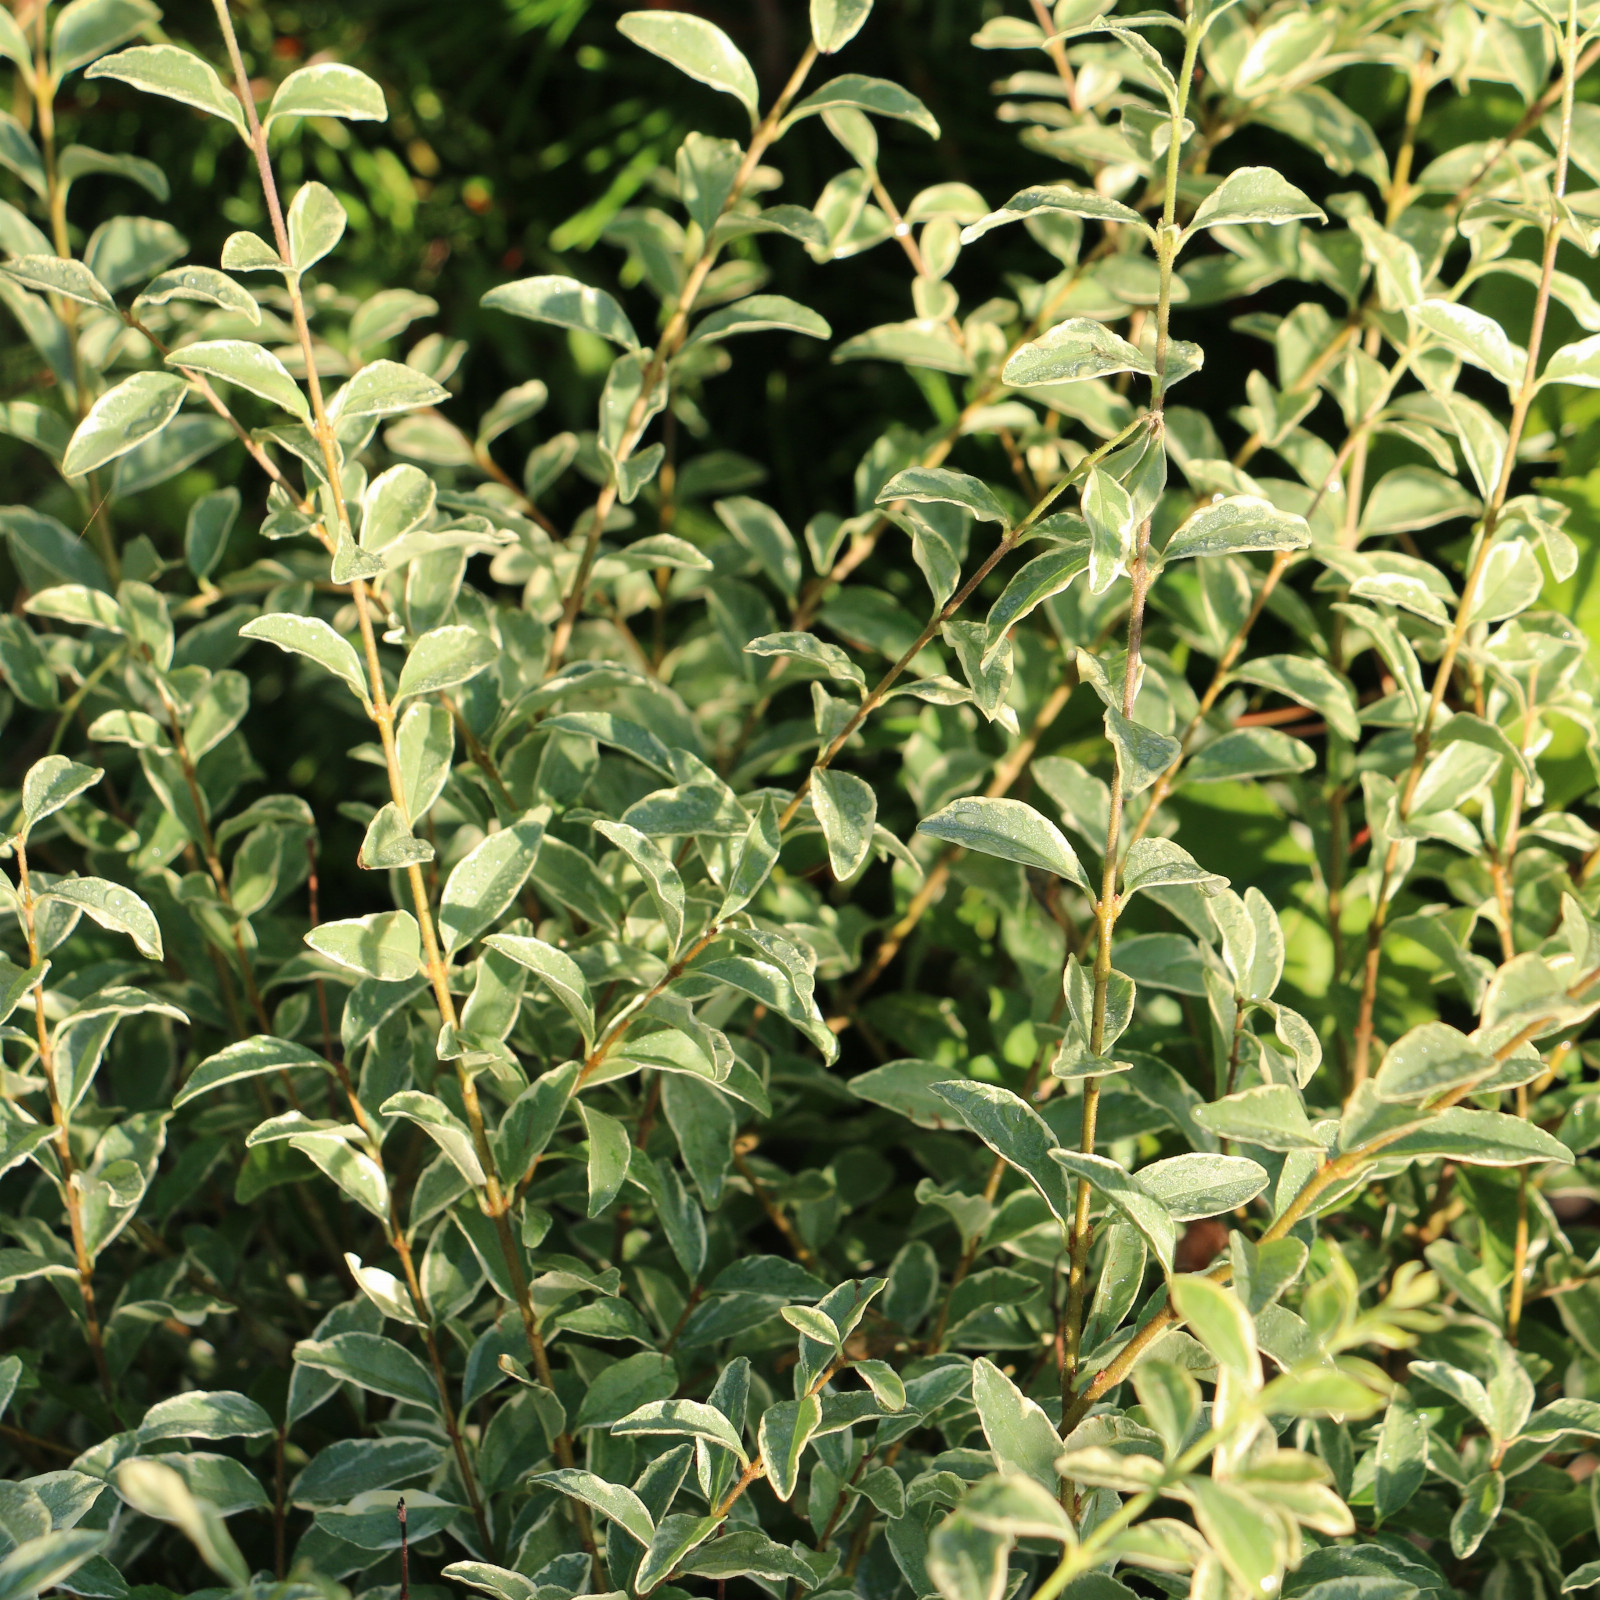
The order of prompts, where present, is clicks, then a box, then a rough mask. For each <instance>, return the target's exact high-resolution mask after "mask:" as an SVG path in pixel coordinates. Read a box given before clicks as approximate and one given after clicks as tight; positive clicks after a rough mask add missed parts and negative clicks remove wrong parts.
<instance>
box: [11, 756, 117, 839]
mask: <svg viewBox="0 0 1600 1600" xmlns="http://www.w3.org/2000/svg"><path fill="white" fill-rule="evenodd" d="M103 777H105V770H104V768H102V767H86V766H83V765H81V764H80V763H79V762H76V761H69V760H68V759H67V758H66V757H65V756H46V757H45V758H44V759H43V760H42V761H36V762H34V764H33V765H32V766H31V767H29V768H28V773H27V776H26V777H25V778H23V780H22V819H21V821H22V826H21V827H20V828H19V829H18V830H17V832H18V835H19V837H21V838H23V839H26V838H27V837H28V834H29V832H30V831H31V830H32V829H33V828H34V827H35V826H37V825H38V824H39V823H40V822H42V821H44V819H45V818H46V817H48V816H50V815H51V814H52V813H54V812H57V811H59V810H60V809H61V808H62V807H63V806H65V805H70V804H71V803H72V801H74V800H76V799H77V798H78V796H79V795H80V794H82V793H83V791H84V790H85V789H89V788H92V787H93V786H94V785H95V784H97V783H99V781H100V780H101V779H102V778H103Z"/></svg>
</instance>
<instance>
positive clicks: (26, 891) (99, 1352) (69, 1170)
mask: <svg viewBox="0 0 1600 1600" xmlns="http://www.w3.org/2000/svg"><path fill="white" fill-rule="evenodd" d="M15 844H16V851H17V884H18V891H19V893H20V896H21V899H22V930H23V934H24V936H25V937H26V939H27V941H28V965H29V966H30V967H37V966H38V965H39V932H38V928H37V926H36V924H35V918H34V906H35V904H36V899H35V896H34V893H33V882H32V879H31V878H30V876H29V873H28V847H27V844H26V843H25V842H24V840H23V839H22V838H21V837H20V836H19V837H18V838H17V840H16V841H15ZM33 1023H34V1037H35V1039H36V1040H37V1042H38V1049H39V1067H40V1070H41V1071H42V1072H43V1073H44V1083H45V1092H46V1094H47V1095H48V1096H49V1099H50V1120H51V1122H52V1123H53V1124H54V1125H55V1130H56V1133H55V1147H56V1158H57V1159H58V1160H59V1161H60V1163H61V1197H62V1200H63V1202H64V1203H65V1205H66V1208H67V1226H68V1228H69V1229H70V1231H71V1233H72V1254H73V1258H74V1260H75V1262H76V1263H77V1268H78V1293H79V1296H80V1297H81V1299H82V1301H83V1324H84V1329H85V1331H86V1332H87V1334H88V1338H89V1349H90V1352H91V1353H92V1354H93V1356H94V1365H95V1371H96V1372H97V1373H98V1374H99V1377H100V1386H101V1388H103V1389H104V1390H105V1392H106V1398H107V1399H108V1400H112V1401H113V1402H114V1401H115V1389H114V1386H113V1384H112V1382H111V1368H110V1366H109V1365H108V1364H107V1362H106V1345H105V1335H104V1333H103V1331H102V1329H101V1327H100V1314H99V1312H98V1310H97V1309H96V1307H95V1298H94V1263H93V1260H92V1259H91V1257H90V1255H89V1245H88V1237H87V1234H86V1231H85V1229H84V1222H83V1188H82V1183H81V1180H80V1178H79V1176H78V1170H77V1165H76V1163H75V1162H74V1161H73V1159H72V1131H71V1120H72V1114H71V1111H70V1109H69V1108H68V1107H67V1106H66V1105H64V1104H63V1103H62V1099H61V1085H60V1080H59V1079H58V1078H57V1076H56V1052H55V1041H54V1040H53V1039H52V1038H51V1035H50V1023H49V1021H48V1019H47V1018H46V1016H45V1010H44V980H43V978H41V979H40V980H39V982H38V983H36V984H35V985H34V986H33Z"/></svg>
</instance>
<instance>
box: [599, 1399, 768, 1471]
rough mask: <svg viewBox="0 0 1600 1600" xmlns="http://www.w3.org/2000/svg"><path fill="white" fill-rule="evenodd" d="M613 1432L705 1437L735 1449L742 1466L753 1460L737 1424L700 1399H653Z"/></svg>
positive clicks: (691, 1437)
mask: <svg viewBox="0 0 1600 1600" xmlns="http://www.w3.org/2000/svg"><path fill="white" fill-rule="evenodd" d="M611 1431H612V1433H613V1434H616V1435H619V1436H622V1437H626V1436H628V1435H633V1434H641V1435H642V1434H652V1435H654V1434H662V1435H668V1436H671V1437H674V1438H684V1439H704V1440H706V1441H707V1442H709V1443H711V1444H715V1445H720V1446H721V1447H722V1448H723V1449H724V1450H728V1451H731V1452H732V1453H733V1454H734V1455H735V1456H736V1457H737V1458H738V1461H739V1465H740V1466H741V1467H744V1466H748V1465H749V1464H750V1457H749V1455H748V1453H747V1452H746V1450H745V1447H744V1443H743V1441H742V1440H741V1439H740V1437H739V1434H738V1431H737V1430H736V1429H735V1428H734V1425H733V1424H732V1423H731V1422H730V1421H729V1420H728V1419H727V1418H726V1417H725V1416H724V1415H723V1414H722V1413H721V1412H720V1411H719V1410H717V1408H716V1407H715V1406H709V1405H706V1404H704V1403H703V1402H701V1401H699V1400H652V1401H650V1402H649V1403H648V1404H646V1405H642V1406H640V1407H639V1409H638V1410H637V1411H632V1412H629V1414H628V1415H627V1416H625V1417H623V1418H622V1420H621V1421H620V1422H617V1423H614V1424H613V1425H612V1428H611Z"/></svg>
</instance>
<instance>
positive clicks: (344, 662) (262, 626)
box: [239, 611, 368, 705]
mask: <svg viewBox="0 0 1600 1600" xmlns="http://www.w3.org/2000/svg"><path fill="white" fill-rule="evenodd" d="M239 637H240V638H241V639H265V640H267V641H268V642H269V643H271V644H275V645H277V647H278V648H279V649H280V650H288V651H291V652H293V653H294V654H295V655H301V656H306V657H308V658H309V659H310V660H312V661H315V662H316V663H317V665H318V666H319V667H326V668H327V669H328V671H329V672H331V673H332V674H333V675H334V676H335V677H336V678H342V679H343V680H344V681H345V682H346V683H347V684H348V685H349V686H350V688H351V690H352V691H353V692H354V694H355V696H356V698H357V699H358V700H360V701H361V703H362V704H363V705H366V704H367V703H368V702H367V680H366V675H365V673H364V672H363V671H362V668H361V658H360V657H359V656H358V655H357V654H356V652H355V646H354V645H352V644H351V643H350V641H349V640H348V639H345V638H343V637H342V636H341V635H339V634H337V633H335V632H334V631H333V629H332V628H330V627H329V626H328V624H327V623H326V622H324V621H323V620H322V618H321V617H301V616H296V615H294V614H292V613H290V612H286V611H280V612H272V613H271V614H269V615H267V616H264V617H255V618H253V619H252V620H251V621H249V622H247V623H246V624H245V625H244V626H243V627H242V628H241V629H240V630H239Z"/></svg>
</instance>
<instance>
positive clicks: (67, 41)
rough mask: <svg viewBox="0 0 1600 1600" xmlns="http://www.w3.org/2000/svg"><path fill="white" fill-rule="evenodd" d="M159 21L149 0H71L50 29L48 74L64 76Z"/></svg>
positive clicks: (158, 16) (156, 10) (157, 14)
mask: <svg viewBox="0 0 1600 1600" xmlns="http://www.w3.org/2000/svg"><path fill="white" fill-rule="evenodd" d="M160 20H161V12H160V10H159V8H158V7H156V6H154V5H152V4H150V0H72V3H71V4H70V5H65V6H63V7H62V8H61V12H60V14H59V15H58V16H57V17H56V25H55V27H54V29H53V30H52V31H51V35H50V71H51V75H52V76H53V77H55V78H56V79H58V80H59V79H61V78H64V77H65V76H66V75H67V74H68V73H69V72H75V71H77V69H78V68H79V67H83V66H87V65H88V64H89V63H90V62H91V61H93V60H94V59H95V57H96V56H101V55H104V54H105V53H106V51H107V50H114V49H116V47H117V46H118V45H119V44H121V43H122V42H123V41H124V40H125V39H131V38H133V36H134V35H135V34H137V33H141V32H142V31H143V30H144V29H145V28H148V27H149V26H150V25H151V24H152V23H156V22H159V21H160Z"/></svg>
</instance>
